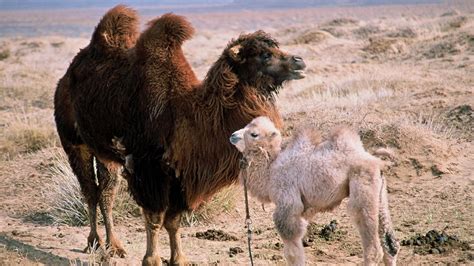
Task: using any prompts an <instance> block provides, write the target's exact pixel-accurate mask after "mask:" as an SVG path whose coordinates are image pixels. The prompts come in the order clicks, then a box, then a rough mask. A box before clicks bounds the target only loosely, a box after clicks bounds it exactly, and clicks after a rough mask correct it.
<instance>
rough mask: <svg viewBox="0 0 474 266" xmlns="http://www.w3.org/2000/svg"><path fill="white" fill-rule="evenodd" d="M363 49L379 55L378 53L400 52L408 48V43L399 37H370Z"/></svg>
mask: <svg viewBox="0 0 474 266" xmlns="http://www.w3.org/2000/svg"><path fill="white" fill-rule="evenodd" d="M362 50H363V51H365V52H367V53H370V54H373V55H378V54H400V53H403V52H405V51H406V50H407V48H406V45H405V44H404V43H403V42H400V41H399V40H398V39H392V38H369V44H367V45H366V46H365V47H364V48H363V49H362Z"/></svg>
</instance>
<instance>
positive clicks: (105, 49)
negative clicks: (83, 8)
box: [90, 5, 139, 54]
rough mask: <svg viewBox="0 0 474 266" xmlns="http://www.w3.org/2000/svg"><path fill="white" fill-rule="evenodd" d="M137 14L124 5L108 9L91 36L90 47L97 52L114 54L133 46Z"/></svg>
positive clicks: (135, 35)
mask: <svg viewBox="0 0 474 266" xmlns="http://www.w3.org/2000/svg"><path fill="white" fill-rule="evenodd" d="M138 26H139V25H138V15H137V12H136V11H135V10H133V9H131V8H129V7H126V6H124V5H118V6H116V7H114V8H112V9H110V10H109V11H108V12H107V13H106V14H105V15H104V16H103V17H102V19H101V20H100V22H99V24H98V25H97V27H96V28H95V31H94V33H93V34H92V40H91V43H90V46H91V47H92V48H95V49H96V50H98V51H99V52H102V53H109V54H114V53H116V52H118V51H124V50H127V49H129V48H131V47H133V46H135V43H136V41H137V38H138Z"/></svg>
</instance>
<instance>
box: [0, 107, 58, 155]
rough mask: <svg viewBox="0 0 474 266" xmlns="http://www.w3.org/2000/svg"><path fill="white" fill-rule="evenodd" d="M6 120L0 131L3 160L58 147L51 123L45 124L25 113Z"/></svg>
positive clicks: (41, 119)
mask: <svg viewBox="0 0 474 266" xmlns="http://www.w3.org/2000/svg"><path fill="white" fill-rule="evenodd" d="M7 120H8V122H7V123H6V124H5V125H4V128H2V129H1V130H0V134H1V135H3V137H2V139H1V140H0V154H1V157H2V159H4V160H10V159H12V158H14V157H15V156H17V155H18V154H24V153H32V152H37V151H39V150H41V149H43V148H46V147H54V146H57V145H58V138H57V136H56V132H55V130H54V126H53V125H52V121H50V122H49V123H47V122H45V121H44V118H42V117H40V116H32V115H27V114H25V113H16V114H13V115H11V118H10V119H8V118H7Z"/></svg>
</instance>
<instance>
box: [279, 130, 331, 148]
mask: <svg viewBox="0 0 474 266" xmlns="http://www.w3.org/2000/svg"><path fill="white" fill-rule="evenodd" d="M322 141H323V137H322V134H321V132H320V131H319V130H317V129H316V128H313V127H309V126H308V127H303V128H300V129H298V130H297V131H296V133H295V134H294V136H293V138H292V139H291V140H290V141H289V142H288V144H287V146H286V149H301V148H305V147H306V148H308V147H316V146H318V145H319V144H320V143H321V142H322Z"/></svg>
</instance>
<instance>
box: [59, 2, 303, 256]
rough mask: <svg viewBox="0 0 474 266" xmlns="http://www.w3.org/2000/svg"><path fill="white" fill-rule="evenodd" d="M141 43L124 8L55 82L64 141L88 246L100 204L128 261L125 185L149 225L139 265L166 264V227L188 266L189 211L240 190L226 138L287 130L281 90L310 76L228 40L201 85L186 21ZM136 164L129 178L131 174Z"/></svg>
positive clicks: (154, 29) (167, 25) (264, 41)
mask: <svg viewBox="0 0 474 266" xmlns="http://www.w3.org/2000/svg"><path fill="white" fill-rule="evenodd" d="M136 32H137V16H136V14H135V12H134V11H132V10H130V9H129V8H126V7H123V6H117V7H115V8H113V9H111V10H110V11H109V12H108V13H107V14H106V15H105V16H104V17H103V18H102V20H101V21H100V23H99V25H98V26H97V28H96V30H95V32H94V34H93V36H92V40H91V43H90V44H89V45H88V46H87V47H86V48H84V49H82V50H81V51H80V52H79V54H78V55H77V56H76V57H75V58H74V60H73V62H72V63H71V65H70V67H69V69H68V70H67V72H66V74H65V76H64V77H63V78H62V79H61V80H60V81H59V84H58V87H57V90H56V95H55V118H56V123H57V128H58V133H59V135H60V138H61V142H62V144H63V147H64V150H65V151H66V153H67V154H68V156H69V160H70V164H71V167H72V169H73V171H74V173H75V174H76V175H77V177H78V179H79V182H80V184H81V188H82V192H83V194H84V196H85V198H86V200H87V203H88V206H89V218H90V223H91V232H90V234H89V237H88V245H91V244H92V243H93V242H94V241H97V242H98V243H99V244H100V243H101V239H100V237H99V235H98V234H97V230H96V227H97V223H96V206H97V203H99V206H100V209H101V211H102V213H103V215H104V220H105V226H106V233H107V245H108V246H109V247H110V248H111V250H112V251H113V252H114V253H118V254H119V255H124V254H125V251H124V249H123V247H122V245H121V244H120V242H119V241H118V239H117V238H116V237H115V236H114V233H113V222H112V213H111V211H112V205H113V199H114V194H115V192H116V191H117V187H118V184H119V180H120V178H119V175H120V174H124V176H125V178H126V179H127V181H128V184H129V188H130V191H131V193H132V195H133V197H134V199H135V200H136V201H137V202H138V204H139V205H140V206H141V207H142V208H143V213H144V217H145V223H146V233H147V251H146V254H145V257H144V259H143V263H144V264H145V265H159V264H161V258H160V255H159V252H158V238H157V236H158V230H159V229H160V228H161V227H162V226H164V227H165V229H166V230H167V232H168V234H169V237H170V246H171V258H170V263H172V264H184V263H185V262H186V259H185V257H184V255H183V252H182V249H181V242H180V234H179V222H180V217H181V214H182V212H183V211H186V210H189V209H193V208H196V207H197V206H199V204H201V203H202V202H203V201H205V200H206V199H208V198H209V197H211V196H212V195H213V194H214V193H216V192H217V191H218V190H219V189H221V188H223V187H224V186H227V185H229V184H231V183H233V182H235V181H236V180H237V177H238V172H239V167H238V158H239V153H238V151H236V150H235V149H234V148H233V147H232V146H231V145H230V143H229V142H228V141H227V139H228V135H230V134H231V133H232V132H233V131H235V130H237V129H239V128H242V127H243V126H245V125H246V124H247V123H249V122H250V121H251V120H252V119H253V118H255V117H257V116H260V115H265V116H268V117H270V118H271V119H272V121H274V123H276V125H277V126H280V125H281V118H280V116H279V114H278V111H277V109H276V107H275V104H274V102H275V100H274V97H275V95H276V94H277V92H278V90H279V89H280V88H281V86H282V84H283V82H284V81H287V80H292V79H300V78H303V77H304V75H303V69H304V68H305V64H304V62H303V60H302V59H301V58H300V57H297V56H292V55H288V54H286V53H284V52H282V51H281V50H279V48H278V43H277V42H276V41H275V40H274V39H272V38H271V37H270V36H269V35H268V34H266V33H264V32H263V31H257V32H255V33H252V34H246V35H241V36H240V37H239V38H238V39H236V40H232V41H231V42H230V43H229V44H228V46H227V47H226V48H225V49H224V51H223V53H222V55H221V56H220V57H219V59H218V60H217V62H215V63H214V65H213V66H212V67H211V69H210V70H209V72H208V74H207V76H206V77H205V79H204V80H203V81H202V82H199V81H198V80H197V78H196V76H195V74H194V72H193V71H192V69H191V67H190V65H189V64H188V62H187V61H186V59H185V57H184V55H183V51H182V49H181V44H182V43H183V42H184V41H185V40H187V39H189V38H190V37H191V35H192V33H193V28H192V26H191V25H190V24H189V23H188V22H187V21H186V20H185V19H184V18H183V17H180V16H176V15H172V14H166V15H163V16H161V17H160V18H158V19H155V20H153V21H151V22H150V23H149V26H148V29H146V30H145V31H144V32H143V33H142V34H141V36H140V37H139V38H138V40H136V36H137V34H136ZM135 40H136V42H135ZM134 44H135V46H134ZM131 156H133V166H132V169H133V171H130V172H131V173H129V171H126V170H123V169H124V168H123V166H124V164H125V158H130V157H131ZM94 157H95V158H96V159H97V161H98V170H99V171H98V175H97V178H98V181H99V185H96V183H95V176H94V171H93V167H92V165H93V164H92V162H93V158H94ZM129 166H130V165H129Z"/></svg>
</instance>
